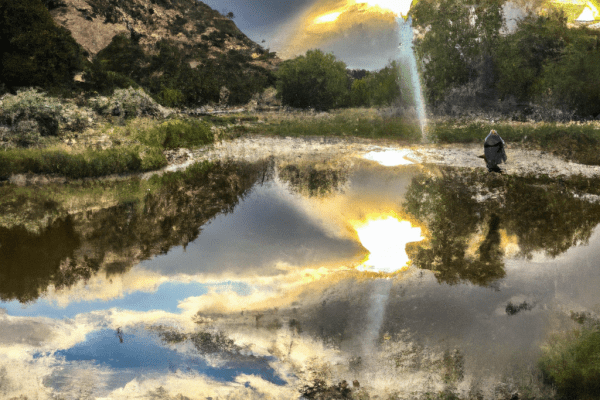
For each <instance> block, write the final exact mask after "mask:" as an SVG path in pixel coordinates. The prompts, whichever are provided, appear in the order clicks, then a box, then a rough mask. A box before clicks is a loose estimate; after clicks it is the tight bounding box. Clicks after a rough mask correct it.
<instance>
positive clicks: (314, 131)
mask: <svg viewBox="0 0 600 400" xmlns="http://www.w3.org/2000/svg"><path fill="white" fill-rule="evenodd" d="M248 131H249V132H250V133H258V134H265V135H277V136H285V137H298V136H336V137H364V138H372V139H399V140H403V141H406V142H411V143H413V142H420V141H421V130H420V127H419V126H418V125H417V124H412V123H409V122H407V121H405V120H403V119H401V118H397V117H382V116H381V115H379V113H377V112H376V111H375V110H364V109H350V110H337V111H332V112H331V113H328V114H325V113H324V114H311V113H302V114H291V115H285V114H284V115H277V114H275V115H267V116H266V118H265V123H263V124H260V125H254V126H251V127H250V128H249V129H248Z"/></svg>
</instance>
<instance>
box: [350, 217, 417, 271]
mask: <svg viewBox="0 0 600 400" xmlns="http://www.w3.org/2000/svg"><path fill="white" fill-rule="evenodd" d="M352 224H353V226H354V228H355V229H356V233H357V234H358V238H359V240H360V242H361V244H362V245H363V247H365V248H366V249H367V250H369V252H370V254H369V256H368V258H367V260H366V261H364V262H363V264H362V266H361V269H365V270H368V271H374V272H389V273H391V272H395V271H398V270H400V269H402V268H403V267H406V265H407V264H408V261H409V259H408V255H407V254H406V244H407V243H410V242H418V241H420V240H422V239H423V238H422V237H421V228H414V227H412V225H411V223H410V222H408V221H400V220H398V219H397V218H396V217H394V216H391V215H387V216H379V217H376V218H367V220H366V221H356V222H353V223H352Z"/></svg>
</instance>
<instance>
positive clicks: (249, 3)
mask: <svg viewBox="0 0 600 400" xmlns="http://www.w3.org/2000/svg"><path fill="white" fill-rule="evenodd" d="M412 2H413V0H295V1H280V0H204V3H206V4H207V5H209V6H210V7H212V8H213V9H215V10H217V11H219V12H222V13H224V14H225V13H228V12H233V13H234V15H235V18H234V22H235V23H236V25H237V26H238V27H239V28H240V29H241V30H242V31H243V32H244V33H245V34H246V35H247V36H248V37H250V39H252V40H254V41H255V42H257V43H260V44H262V45H263V47H265V48H268V49H270V50H271V51H276V52H277V53H278V55H279V56H280V57H281V58H284V59H285V58H290V57H294V56H296V55H299V54H304V53H305V52H306V50H309V49H314V48H319V49H321V50H323V51H325V52H332V53H333V54H334V55H335V56H336V57H337V58H338V59H340V60H342V61H344V62H345V63H346V64H347V66H348V67H349V68H364V69H368V70H376V69H380V68H382V67H384V66H385V65H386V64H387V63H388V62H389V61H390V60H394V59H396V58H397V55H398V54H397V53H398V46H399V44H400V43H399V39H398V26H397V22H396V16H397V15H406V14H407V13H408V11H409V9H410V6H411V3H412ZM550 2H552V3H554V4H561V3H569V4H581V5H582V6H583V5H585V4H586V3H593V4H597V1H596V0H592V1H591V2H589V1H587V0H551V1H550ZM524 3H525V2H524V0H513V1H512V2H508V3H507V5H506V6H505V9H504V10H505V13H507V15H506V17H507V21H508V22H507V23H508V26H509V29H512V28H514V25H515V20H516V19H518V18H519V17H520V16H522V15H523V12H522V11H521V10H520V8H521V6H522V5H523V4H524ZM526 3H527V4H529V3H532V4H533V3H535V5H538V6H539V5H543V4H546V3H548V1H544V0H537V1H535V0H534V1H532V2H529V1H527V2H526ZM263 40H264V42H263Z"/></svg>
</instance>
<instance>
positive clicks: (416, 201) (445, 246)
mask: <svg viewBox="0 0 600 400" xmlns="http://www.w3.org/2000/svg"><path fill="white" fill-rule="evenodd" d="M405 207H406V210H407V211H408V212H409V213H411V214H412V215H414V216H415V217H417V218H418V219H419V220H421V221H424V222H425V224H426V226H427V230H428V232H429V235H430V236H429V241H428V242H426V243H427V244H426V245H421V244H413V245H412V246H409V247H408V250H409V252H410V253H411V254H410V256H411V259H412V262H413V264H414V265H416V266H417V267H419V268H423V269H429V270H432V271H436V276H437V279H438V280H439V281H440V282H446V283H450V284H454V283H458V282H459V281H460V280H468V281H471V282H473V283H475V284H478V285H482V286H485V285H489V284H490V283H491V282H492V281H494V280H496V279H498V278H501V277H503V276H504V264H503V263H502V261H501V256H502V252H501V251H500V249H499V244H500V243H499V242H500V240H499V234H498V225H499V222H498V217H497V216H496V217H492V218H491V219H490V221H489V224H490V229H489V233H488V237H487V238H486V240H485V241H484V243H482V245H481V246H480V248H479V259H477V260H473V259H470V258H469V257H468V256H467V247H468V242H469V239H470V238H471V236H472V235H473V234H474V233H476V232H477V230H478V228H479V225H480V224H481V223H482V222H483V220H484V218H483V217H482V216H481V215H482V211H483V210H482V207H481V205H480V204H479V203H477V201H476V200H474V199H473V189H472V188H471V187H470V186H469V185H467V184H466V183H465V182H463V181H462V180H461V179H456V176H454V175H452V173H451V172H450V171H448V170H442V176H441V177H440V178H424V177H423V176H421V177H415V178H414V179H413V181H412V183H411V185H410V187H409V190H408V192H407V194H406V204H405Z"/></svg>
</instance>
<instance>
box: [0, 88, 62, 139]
mask: <svg viewBox="0 0 600 400" xmlns="http://www.w3.org/2000/svg"><path fill="white" fill-rule="evenodd" d="M62 110H63V105H62V104H61V102H60V101H59V100H58V99H56V98H53V97H48V96H46V94H45V93H43V92H38V91H37V90H35V89H28V90H24V91H19V92H17V94H16V95H10V94H9V95H5V96H4V97H2V108H1V109H0V123H2V124H5V125H8V126H11V127H12V128H13V129H14V130H16V131H17V133H21V131H23V128H25V125H27V128H26V131H28V132H30V133H32V134H37V135H41V136H56V135H58V130H59V122H60V119H61V112H62Z"/></svg>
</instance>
